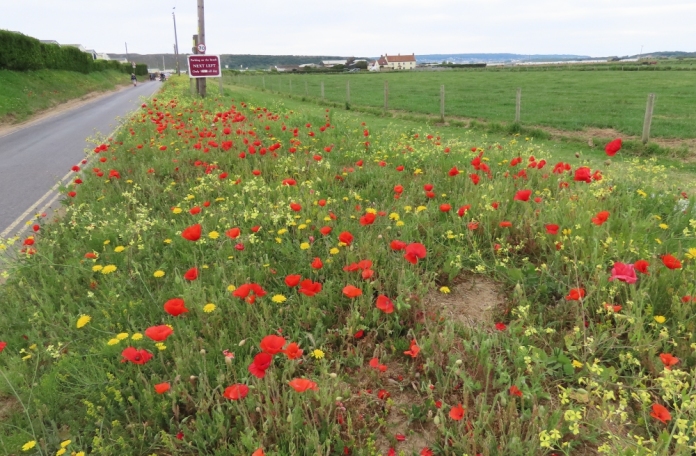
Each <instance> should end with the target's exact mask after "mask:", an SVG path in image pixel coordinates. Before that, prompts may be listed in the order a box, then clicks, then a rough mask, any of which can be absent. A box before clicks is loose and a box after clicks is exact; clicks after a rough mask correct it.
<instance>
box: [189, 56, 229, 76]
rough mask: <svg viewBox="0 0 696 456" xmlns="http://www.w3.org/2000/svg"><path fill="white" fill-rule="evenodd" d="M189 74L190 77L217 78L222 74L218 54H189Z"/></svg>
mask: <svg viewBox="0 0 696 456" xmlns="http://www.w3.org/2000/svg"><path fill="white" fill-rule="evenodd" d="M188 70H189V76H190V77H192V78H219V77H221V76H222V70H221V65H220V56H219V55H205V54H197V55H189V56H188Z"/></svg>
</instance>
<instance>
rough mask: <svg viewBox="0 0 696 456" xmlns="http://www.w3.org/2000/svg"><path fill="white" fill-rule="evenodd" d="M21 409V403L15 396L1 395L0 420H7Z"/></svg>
mask: <svg viewBox="0 0 696 456" xmlns="http://www.w3.org/2000/svg"><path fill="white" fill-rule="evenodd" d="M21 409H22V408H21V405H20V404H19V401H18V400H17V399H16V398H15V397H13V396H0V422H3V421H5V420H6V419H7V418H8V417H9V416H10V415H12V414H13V413H14V412H18V411H20V410H21Z"/></svg>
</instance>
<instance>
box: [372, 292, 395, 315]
mask: <svg viewBox="0 0 696 456" xmlns="http://www.w3.org/2000/svg"><path fill="white" fill-rule="evenodd" d="M375 306H376V307H377V308H378V309H379V310H381V311H382V312H384V313H386V314H390V313H392V312H394V303H393V302H392V300H391V299H389V298H388V297H386V296H384V295H379V296H377V302H376V303H375Z"/></svg>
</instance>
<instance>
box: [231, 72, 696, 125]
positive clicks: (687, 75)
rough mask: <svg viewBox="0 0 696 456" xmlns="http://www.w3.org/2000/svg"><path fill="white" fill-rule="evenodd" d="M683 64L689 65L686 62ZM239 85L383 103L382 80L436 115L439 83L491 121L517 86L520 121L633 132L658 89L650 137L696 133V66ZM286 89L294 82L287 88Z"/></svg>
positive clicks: (463, 107)
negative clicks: (688, 69) (676, 69)
mask: <svg viewBox="0 0 696 456" xmlns="http://www.w3.org/2000/svg"><path fill="white" fill-rule="evenodd" d="M684 66H688V65H684ZM235 78H236V80H237V81H238V83H240V84H246V85H252V86H255V87H262V86H263V85H264V82H265V87H266V89H269V90H273V91H280V92H284V93H288V92H292V93H294V94H297V95H304V94H305V84H306V87H307V92H306V93H307V94H308V95H309V96H311V97H320V95H321V89H320V85H321V83H322V82H323V83H324V92H325V97H326V99H328V100H333V101H340V102H343V101H345V100H346V84H347V83H348V82H349V83H350V100H351V103H352V104H355V105H362V106H374V107H380V108H381V107H382V106H383V103H384V81H388V83H389V109H395V110H405V111H412V112H418V113H426V114H439V112H440V102H439V96H440V95H439V94H440V85H444V86H445V92H446V96H445V98H446V107H445V115H446V116H457V117H466V118H471V119H479V120H482V121H493V122H512V121H514V119H515V97H516V90H517V88H518V87H520V88H521V89H522V109H521V122H522V124H524V125H539V126H546V127H552V128H557V129H562V130H581V129H583V128H585V127H595V128H613V129H616V130H618V131H619V132H620V133H622V134H624V135H634V136H639V135H640V134H641V132H642V127H643V118H644V115H645V106H646V101H647V96H648V93H651V92H652V93H655V94H656V97H657V98H656V104H655V109H654V116H653V121H652V130H651V135H652V136H653V137H663V138H696V109H694V107H696V71H649V70H645V69H643V71H640V70H639V71H578V70H559V69H549V70H548V71H544V70H540V69H534V70H533V71H505V70H502V71H498V70H491V69H485V70H466V71H461V70H460V71H455V70H452V71H437V72H435V71H433V72H408V73H406V72H402V73H396V72H392V73H378V74H373V73H360V74H337V75H326V74H324V75H285V74H280V75H271V74H267V75H258V74H256V75H244V74H242V75H238V76H235ZM291 86H292V87H291Z"/></svg>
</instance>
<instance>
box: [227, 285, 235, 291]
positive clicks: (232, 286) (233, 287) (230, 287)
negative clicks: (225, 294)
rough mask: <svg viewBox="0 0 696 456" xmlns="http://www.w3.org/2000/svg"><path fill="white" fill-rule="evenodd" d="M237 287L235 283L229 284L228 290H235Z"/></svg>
mask: <svg viewBox="0 0 696 456" xmlns="http://www.w3.org/2000/svg"><path fill="white" fill-rule="evenodd" d="M236 289H237V287H235V286H234V285H228V286H227V291H234V290H236Z"/></svg>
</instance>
